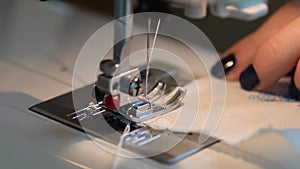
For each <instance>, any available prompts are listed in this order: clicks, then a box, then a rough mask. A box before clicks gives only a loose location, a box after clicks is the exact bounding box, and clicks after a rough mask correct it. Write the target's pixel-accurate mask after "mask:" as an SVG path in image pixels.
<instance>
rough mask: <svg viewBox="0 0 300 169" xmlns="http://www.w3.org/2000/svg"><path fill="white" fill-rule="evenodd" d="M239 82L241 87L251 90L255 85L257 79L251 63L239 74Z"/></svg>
mask: <svg viewBox="0 0 300 169" xmlns="http://www.w3.org/2000/svg"><path fill="white" fill-rule="evenodd" d="M240 83H241V86H242V88H243V89H245V90H248V91H251V90H253V89H254V88H255V87H256V86H257V84H258V83H259V79H258V76H257V73H256V71H255V69H254V67H253V65H250V66H249V67H247V69H245V70H244V72H243V73H242V74H241V76H240Z"/></svg>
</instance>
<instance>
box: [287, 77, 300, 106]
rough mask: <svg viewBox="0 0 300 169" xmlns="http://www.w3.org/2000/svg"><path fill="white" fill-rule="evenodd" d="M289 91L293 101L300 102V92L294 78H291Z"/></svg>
mask: <svg viewBox="0 0 300 169" xmlns="http://www.w3.org/2000/svg"><path fill="white" fill-rule="evenodd" d="M289 91H290V98H291V99H294V100H300V90H299V89H298V88H297V87H296V85H295V81H294V77H292V78H291V82H290V86H289Z"/></svg>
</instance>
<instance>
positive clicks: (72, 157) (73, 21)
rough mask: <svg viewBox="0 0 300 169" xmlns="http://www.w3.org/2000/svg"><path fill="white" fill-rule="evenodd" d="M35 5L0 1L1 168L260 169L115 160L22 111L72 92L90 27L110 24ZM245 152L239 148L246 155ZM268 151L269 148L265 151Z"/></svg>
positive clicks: (240, 164)
mask: <svg viewBox="0 0 300 169" xmlns="http://www.w3.org/2000/svg"><path fill="white" fill-rule="evenodd" d="M42 3H43V2H39V1H36V0H27V1H23V0H2V1H1V2H0V36H1V38H0V77H1V83H0V133H1V135H0V168H3V169H21V168H22V169H23V168H31V169H35V168H37V169H38V168H43V169H48V168H49V169H52V168H63V169H69V168H70V169H77V168H78V169H80V168H82V169H90V168H97V169H99V168H103V169H106V168H111V167H112V165H113V163H115V162H116V161H117V168H122V169H124V168H128V169H129V168H130V169H134V168H141V169H144V168H145V169H149V168H172V169H174V168H178V169H181V168H189V169H193V168H195V169H199V168H210V169H214V168H216V169H217V168H223V169H226V168H228V169H229V168H249V169H252V168H253V169H255V168H261V166H259V165H256V164H255V163H252V162H249V161H245V160H243V159H241V158H238V157H237V156H230V155H228V154H225V153H221V152H218V151H216V150H213V149H205V150H203V151H202V152H201V153H197V154H195V155H193V156H191V157H189V158H186V159H184V160H183V161H181V162H179V163H176V164H173V165H163V164H160V163H157V162H155V161H152V160H149V159H125V158H117V159H116V158H115V157H114V155H113V154H111V153H109V152H107V151H105V150H103V149H101V148H100V147H98V146H97V145H96V144H95V143H94V142H92V141H91V140H90V138H89V137H87V136H86V135H85V134H83V133H81V132H79V131H77V130H74V129H72V128H69V127H67V126H64V125H62V124H60V123H57V122H55V121H52V120H50V119H47V118H45V117H42V116H39V115H37V114H35V113H33V112H31V111H29V110H28V107H30V106H32V105H33V104H36V103H38V102H40V101H44V100H46V99H49V98H52V97H55V96H57V95H60V94H63V93H65V92H68V91H70V90H71V89H72V87H71V80H72V71H73V67H74V63H75V60H76V57H77V55H78V53H79V51H80V49H81V47H82V45H83V44H84V42H85V41H86V40H87V39H88V38H89V36H90V35H91V34H92V33H94V32H95V31H96V29H97V28H99V27H100V26H102V25H104V24H106V23H107V22H109V21H111V20H112V18H111V17H110V16H107V15H105V14H102V15H101V14H100V15H99V14H94V13H90V12H88V11H84V10H82V9H78V8H75V7H73V6H70V5H69V4H65V3H63V2H61V1H54V0H53V1H51V2H48V4H47V5H44V4H42ZM79 11H80V12H79ZM295 117H297V116H295ZM283 120H284V119H283ZM299 126H300V125H299ZM266 137H268V136H266ZM269 137H270V138H271V139H272V138H274V137H272V136H269ZM261 142H262V144H263V141H261ZM105 144H107V146H108V147H110V146H111V145H110V144H109V143H105ZM274 144H275V143H274ZM251 145H252V144H251V142H249V144H242V145H240V148H241V149H244V150H249V146H251ZM252 146H253V145H252ZM287 147H288V146H287ZM216 149H217V148H216ZM270 149H272V146H270V147H267V150H270ZM298 152H299V151H298ZM292 153H294V152H292ZM295 154H297V152H296V153H295ZM296 166H297V165H296Z"/></svg>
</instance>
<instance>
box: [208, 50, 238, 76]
mask: <svg viewBox="0 0 300 169" xmlns="http://www.w3.org/2000/svg"><path fill="white" fill-rule="evenodd" d="M235 63H236V59H235V56H234V54H231V55H229V56H227V57H226V58H224V59H222V60H221V62H218V63H216V64H215V66H214V67H213V68H212V69H211V73H212V74H213V75H214V76H215V77H217V78H222V77H224V76H225V75H226V74H227V73H228V72H229V71H230V70H231V69H233V67H234V66H235Z"/></svg>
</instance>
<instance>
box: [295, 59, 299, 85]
mask: <svg viewBox="0 0 300 169" xmlns="http://www.w3.org/2000/svg"><path fill="white" fill-rule="evenodd" d="M294 82H295V86H296V87H297V89H298V90H300V60H299V61H298V64H297V67H296V71H295V75H294Z"/></svg>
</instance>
